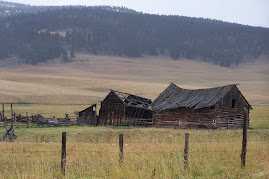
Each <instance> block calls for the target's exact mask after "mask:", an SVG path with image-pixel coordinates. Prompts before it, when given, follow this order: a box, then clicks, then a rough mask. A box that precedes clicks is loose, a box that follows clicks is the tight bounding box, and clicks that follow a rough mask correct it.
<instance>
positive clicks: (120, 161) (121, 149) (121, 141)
mask: <svg viewBox="0 0 269 179" xmlns="http://www.w3.org/2000/svg"><path fill="white" fill-rule="evenodd" d="M119 147H120V153H119V157H120V160H119V163H120V166H121V165H122V163H123V134H120V135H119Z"/></svg>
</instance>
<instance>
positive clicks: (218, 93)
mask: <svg viewBox="0 0 269 179" xmlns="http://www.w3.org/2000/svg"><path fill="white" fill-rule="evenodd" d="M234 86H236V84H231V85H227V86H221V87H216V88H208V89H198V90H189V89H183V88H180V87H178V86H176V85H175V84H173V83H171V84H170V85H169V86H168V87H167V88H166V89H165V90H164V91H163V92H162V93H161V94H160V95H159V96H158V97H157V98H156V99H155V100H154V102H153V110H166V109H175V108H194V109H201V108H207V107H211V106H213V105H215V104H216V103H217V102H218V101H219V100H220V99H221V98H223V97H224V96H225V94H226V93H227V92H228V91H230V90H231V89H232V87H234ZM242 96H243V95H242ZM243 98H244V97H243ZM244 99H245V98H244ZM248 105H249V104H248ZM249 106H250V105H249Z"/></svg>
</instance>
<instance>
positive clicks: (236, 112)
mask: <svg viewBox="0 0 269 179" xmlns="http://www.w3.org/2000/svg"><path fill="white" fill-rule="evenodd" d="M230 86H231V85H230ZM228 87H229V86H227V87H224V89H229V90H227V91H226V92H225V93H223V95H222V97H221V98H219V97H220V96H219V95H215V94H214V93H212V97H210V98H208V97H207V98H205V97H204V95H205V94H206V92H202V93H201V98H203V97H204V98H205V99H207V101H206V100H205V101H203V102H202V101H200V102H199V106H202V105H207V104H208V103H209V102H210V103H211V101H214V99H213V98H216V99H218V100H216V103H215V104H213V105H211V106H208V107H205V108H199V109H195V107H187V105H186V107H176V106H184V105H185V103H186V104H188V105H189V106H191V104H192V103H195V101H194V100H192V101H188V98H186V99H187V101H186V100H184V101H183V102H179V100H180V99H182V98H183V97H182V96H181V95H180V94H181V91H182V89H180V88H178V87H176V86H175V85H173V84H172V85H170V86H169V87H168V88H167V89H166V91H165V93H163V94H162V95H160V97H158V98H157V102H156V106H157V107H156V108H155V110H154V114H153V126H154V127H172V128H208V129H238V128H243V120H244V117H245V116H246V115H248V116H249V110H250V109H252V108H251V106H250V105H249V103H248V102H247V100H246V99H245V97H244V96H243V95H242V94H241V92H240V91H239V89H238V88H237V86H236V85H233V86H232V87H231V88H228ZM169 88H170V89H169ZM216 89H217V88H216ZM212 90H215V89H209V92H211V91H212ZM173 91H174V92H173ZM187 93H188V91H187V90H184V92H182V95H186V94H187ZM191 93H192V94H195V95H197V93H199V91H198V90H197V93H195V92H194V91H191ZM216 94H221V93H219V92H218V93H216ZM173 95H174V97H177V98H178V99H179V100H177V99H175V98H174V99H171V98H170V99H168V97H170V96H173ZM166 96H168V97H166ZM189 97H191V96H189ZM166 98H167V99H168V100H167V102H166V101H165V99H166ZM191 98H192V99H194V97H193V96H192V97H191ZM195 98H197V100H200V98H199V95H197V97H195ZM174 101H177V102H174ZM153 103H155V102H153ZM172 104H173V105H174V108H173V107H171V109H167V108H168V107H167V106H169V105H170V106H172ZM153 108H154V106H153ZM162 108H164V109H165V110H156V109H162ZM196 108H197V107H196ZM244 108H247V109H248V110H247V112H245V111H244ZM248 126H249V121H248Z"/></svg>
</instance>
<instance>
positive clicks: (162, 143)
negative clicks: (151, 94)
mask: <svg viewBox="0 0 269 179" xmlns="http://www.w3.org/2000/svg"><path fill="white" fill-rule="evenodd" d="M2 129H3V128H1V130H2ZM62 131H66V132H67V167H66V177H67V178H197V177H201V178H214V177H222V178H227V177H228V178H268V177H269V168H268V166H269V142H268V141H269V131H268V130H249V132H248V146H247V150H248V151H247V163H246V168H245V169H241V168H240V164H241V163H240V162H241V161H240V154H241V145H242V131H241V130H175V129H157V128H135V127H87V126H84V127H81V126H80V127H59V128H29V129H26V128H17V129H16V135H17V136H18V138H17V140H16V142H15V143H0V150H1V152H0V156H1V161H0V162H1V166H2V167H1V168H0V173H1V177H3V178H61V177H62V175H61V169H60V156H61V143H60V142H61V132H62ZM186 132H188V133H190V144H189V145H190V150H189V168H188V170H187V171H186V172H185V171H184V165H183V151H184V134H185V133H186ZM120 133H122V134H124V164H123V165H122V167H120V165H119V146H118V135H119V134H120Z"/></svg>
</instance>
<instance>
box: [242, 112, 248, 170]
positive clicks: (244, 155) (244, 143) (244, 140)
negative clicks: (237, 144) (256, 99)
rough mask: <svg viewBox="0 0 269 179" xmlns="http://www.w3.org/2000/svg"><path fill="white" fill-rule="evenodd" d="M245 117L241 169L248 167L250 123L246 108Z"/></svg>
mask: <svg viewBox="0 0 269 179" xmlns="http://www.w3.org/2000/svg"><path fill="white" fill-rule="evenodd" d="M244 111H245V116H244V121H243V141H242V153H241V168H245V166H246V154H247V126H248V125H247V123H248V109H247V108H244Z"/></svg>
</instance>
